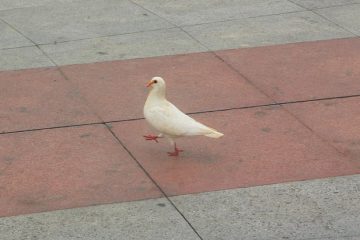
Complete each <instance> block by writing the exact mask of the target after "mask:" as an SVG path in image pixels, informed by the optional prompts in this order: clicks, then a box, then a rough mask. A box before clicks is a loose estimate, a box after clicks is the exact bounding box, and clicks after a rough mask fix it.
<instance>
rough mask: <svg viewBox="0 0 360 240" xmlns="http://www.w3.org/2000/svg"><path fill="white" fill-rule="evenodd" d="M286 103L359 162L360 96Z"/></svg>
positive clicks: (306, 121)
mask: <svg viewBox="0 0 360 240" xmlns="http://www.w3.org/2000/svg"><path fill="white" fill-rule="evenodd" d="M285 107H286V109H288V110H289V111H291V112H292V113H293V114H295V115H296V116H297V117H298V118H299V119H301V121H303V122H304V123H305V124H306V125H307V126H309V127H310V128H311V129H312V130H313V131H315V132H316V133H318V134H320V135H321V136H322V137H323V138H324V139H326V140H328V141H329V142H330V143H331V144H332V145H334V146H335V147H336V148H337V149H339V150H340V151H341V152H343V153H344V154H346V155H347V156H349V157H351V159H353V161H355V162H356V161H357V162H360V128H358V127H357V126H360V97H354V98H346V99H334V100H327V101H317V102H308V103H303V104H290V105H286V106H285Z"/></svg>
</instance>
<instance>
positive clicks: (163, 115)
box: [146, 102, 212, 137]
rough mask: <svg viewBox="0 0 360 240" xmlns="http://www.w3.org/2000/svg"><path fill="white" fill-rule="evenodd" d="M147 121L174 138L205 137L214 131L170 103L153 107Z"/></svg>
mask: <svg viewBox="0 0 360 240" xmlns="http://www.w3.org/2000/svg"><path fill="white" fill-rule="evenodd" d="M146 119H147V120H148V121H149V123H150V124H151V125H152V126H153V127H154V128H155V129H157V130H158V131H159V132H161V133H164V134H167V135H170V136H174V137H176V136H191V135H205V134H209V133H211V131H212V129H210V128H208V127H206V126H205V125H203V124H201V123H199V122H197V121H195V120H194V119H192V118H191V117H189V116H187V115H186V114H184V113H183V112H181V111H180V110H179V109H178V108H177V107H175V106H174V105H173V104H172V103H170V102H165V103H164V104H161V105H160V106H153V107H151V108H150V109H149V110H148V112H147V117H146Z"/></svg>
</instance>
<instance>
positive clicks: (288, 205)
mask: <svg viewBox="0 0 360 240" xmlns="http://www.w3.org/2000/svg"><path fill="white" fill-rule="evenodd" d="M359 199H360V175H355V176H349V177H339V178H332V179H322V180H313V181H305V182H294V183H289V184H277V185H270V186H261V187H253V188H247V189H234V190H227V191H217V192H212V193H201V194H195V195H188V196H178V197H172V198H171V200H172V201H174V202H175V204H176V206H177V207H178V208H179V210H180V211H181V212H183V213H184V215H185V217H186V218H187V219H188V220H189V221H190V222H191V224H192V225H193V226H194V227H195V229H196V230H197V231H198V232H199V234H200V235H201V236H202V237H203V239H207V240H215V239H216V240H222V239H223V240H232V239H234V240H235V239H239V236H241V239H244V240H278V239H292V240H305V239H316V240H335V239H336V240H338V239H341V240H347V239H351V240H352V239H359V238H360V228H359V222H360V217H359V216H360V205H359V204H358V203H359Z"/></svg>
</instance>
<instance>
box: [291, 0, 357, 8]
mask: <svg viewBox="0 0 360 240" xmlns="http://www.w3.org/2000/svg"><path fill="white" fill-rule="evenodd" d="M291 1H292V2H294V3H296V4H298V5H300V6H303V7H306V8H311V9H314V8H325V7H331V6H341V5H347V4H353V3H360V0H291Z"/></svg>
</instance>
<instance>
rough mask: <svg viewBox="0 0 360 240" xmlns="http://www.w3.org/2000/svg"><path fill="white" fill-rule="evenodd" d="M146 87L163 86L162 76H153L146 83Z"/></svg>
mask: <svg viewBox="0 0 360 240" xmlns="http://www.w3.org/2000/svg"><path fill="white" fill-rule="evenodd" d="M146 87H151V88H154V89H161V88H165V81H164V79H162V77H153V78H152V79H151V80H150V81H149V82H148V83H147V85H146Z"/></svg>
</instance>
